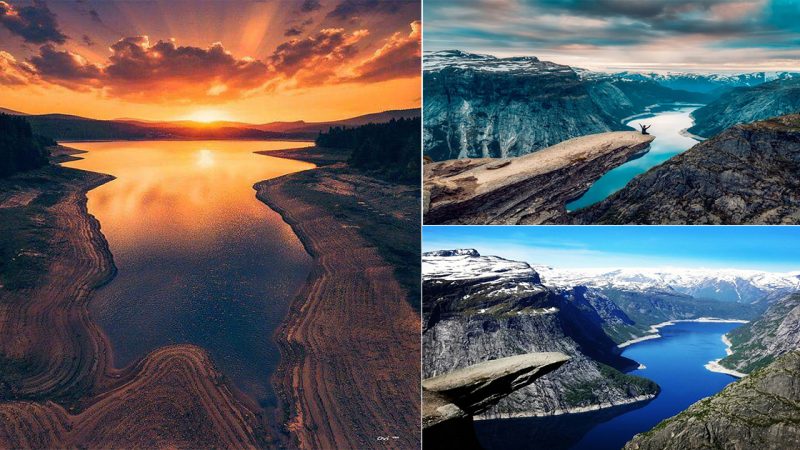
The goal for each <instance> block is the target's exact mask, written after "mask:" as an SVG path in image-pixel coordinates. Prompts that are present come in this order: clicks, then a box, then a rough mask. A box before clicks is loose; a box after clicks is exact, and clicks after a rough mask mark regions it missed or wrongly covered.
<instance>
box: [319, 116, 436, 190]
mask: <svg viewBox="0 0 800 450" xmlns="http://www.w3.org/2000/svg"><path fill="white" fill-rule="evenodd" d="M421 126H422V122H421V120H420V118H419V117H416V118H411V119H405V118H401V119H396V120H395V119H392V120H390V121H389V122H386V123H369V124H366V125H361V126H358V127H352V128H348V127H340V126H337V127H331V128H330V129H329V130H328V131H327V132H324V133H320V134H319V136H317V139H316V144H317V145H318V146H320V147H330V148H346V149H352V153H351V155H350V160H349V163H350V165H352V166H354V167H357V168H359V169H363V170H366V171H368V172H371V173H373V174H375V175H377V176H379V177H381V178H386V179H389V180H392V181H403V182H418V181H419V179H420V138H421Z"/></svg>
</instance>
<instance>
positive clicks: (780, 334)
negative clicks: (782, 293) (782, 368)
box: [719, 294, 800, 373]
mask: <svg viewBox="0 0 800 450" xmlns="http://www.w3.org/2000/svg"><path fill="white" fill-rule="evenodd" d="M726 338H727V339H728V341H729V342H730V344H731V347H730V349H729V353H730V354H729V356H728V357H726V358H723V359H722V360H721V361H719V364H720V365H722V366H723V367H725V368H728V369H732V370H736V371H738V372H743V373H750V372H752V371H753V370H756V369H759V368H761V367H764V366H766V365H767V364H769V363H771V362H772V361H774V360H775V359H776V358H778V357H779V356H781V355H783V354H785V353H788V352H790V351H793V350H797V349H800V294H792V295H789V296H786V297H784V298H782V299H781V300H778V301H776V302H775V303H773V304H771V305H770V306H769V308H767V310H766V311H765V312H764V314H763V315H762V316H761V317H760V318H759V319H758V320H756V321H754V322H751V323H748V324H746V325H743V326H741V327H739V328H737V329H735V330H733V331H731V332H730V333H728V334H727V335H726Z"/></svg>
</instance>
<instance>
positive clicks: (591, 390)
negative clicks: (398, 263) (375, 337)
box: [423, 249, 800, 449]
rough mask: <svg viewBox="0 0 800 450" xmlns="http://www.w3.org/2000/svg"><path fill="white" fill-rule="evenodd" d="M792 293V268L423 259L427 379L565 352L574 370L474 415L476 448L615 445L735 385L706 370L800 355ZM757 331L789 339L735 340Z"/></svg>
mask: <svg viewBox="0 0 800 450" xmlns="http://www.w3.org/2000/svg"><path fill="white" fill-rule="evenodd" d="M798 291H800V278H798V276H797V274H796V273H777V272H763V271H748V270H680V269H665V270H646V269H641V270H637V269H619V270H602V269H595V270H592V269H557V268H553V267H549V266H543V265H529V264H527V263H524V262H520V261H513V260H507V259H504V258H499V257H494V256H484V255H481V254H480V253H478V252H477V251H476V250H472V249H462V250H442V251H432V252H427V253H425V254H424V255H423V377H424V378H428V377H433V376H439V375H442V374H445V373H447V372H448V371H452V370H454V369H458V368H461V367H466V366H471V365H474V364H477V363H480V362H482V361H487V360H492V359H495V358H502V357H507V356H512V355H515V354H520V353H526V352H561V353H563V354H565V355H567V356H569V357H570V358H571V359H570V361H568V362H567V363H565V364H564V365H563V366H562V367H560V368H558V369H556V370H555V371H553V372H552V373H550V374H547V375H545V376H543V377H542V378H541V379H539V380H537V382H535V383H533V384H531V385H530V386H527V387H524V388H521V389H519V390H518V391H516V392H513V393H511V394H510V395H508V397H506V398H504V399H502V400H500V401H499V402H498V403H497V405H496V406H493V407H491V408H489V409H488V410H487V411H485V412H483V413H481V414H480V416H477V417H476V422H475V429H476V434H477V438H478V440H479V441H480V443H481V446H482V447H484V448H487V449H491V448H530V446H529V445H530V442H538V443H540V444H539V445H541V446H542V447H541V448H548V449H583V448H586V449H589V448H592V449H617V448H620V447H622V446H623V445H624V444H625V443H626V442H627V441H628V440H630V439H631V438H633V436H634V435H636V434H637V433H643V432H646V431H648V430H649V429H651V428H652V427H654V426H656V425H657V424H658V423H659V422H661V421H662V420H664V419H667V418H669V417H670V416H673V415H675V414H678V413H680V412H681V411H683V410H684V409H686V408H687V407H689V406H690V405H692V404H693V403H695V402H697V401H699V400H701V399H703V398H705V397H708V396H710V395H714V394H716V393H717V392H719V391H720V390H722V389H723V388H724V387H725V386H726V385H728V384H730V383H732V382H735V381H736V380H737V377H735V376H732V375H730V374H728V373H723V372H728V370H727V369H724V368H720V369H715V368H714V363H721V364H722V365H723V367H733V366H732V365H731V363H730V362H729V361H728V360H731V359H732V358H745V359H748V360H750V359H752V358H754V357H755V356H754V355H759V357H762V358H768V359H767V362H768V361H772V360H773V359H775V358H778V357H780V355H782V354H783V353H784V352H787V351H791V349H793V348H796V342H795V341H794V340H796V339H797V336H798V335H800V333H798V331H797V329H796V326H795V321H794V320H793V319H790V317H793V316H794V312H796V310H797V308H796V307H795V309H794V310H792V311H793V312H792V313H791V314H789V316H788V317H787V316H786V314H785V313H786V308H787V307H788V308H791V307H794V306H789V305H794V303H791V302H796V298H797V295H796V294H794V293H795V292H798ZM787 302H789V303H787ZM795 306H796V305H795ZM779 311H780V312H779ZM778 317H780V318H781V319H777V318H778ZM784 317H787V318H786V319H783V318H784ZM776 320H778V321H780V320H782V321H783V323H778V324H775V321H776ZM764 323H769V324H770V325H769V326H766V325H763V324H764ZM764 328H769V330H770V331H761V332H754V331H745V330H756V329H758V330H763V329H764ZM777 329H780V330H781V331H780V332H776V330H777ZM740 330H741V331H740ZM767 335H768V336H776V335H782V336H787V338H786V339H784V340H783V341H782V342H784V343H783V344H781V347H780V348H781V349H785V350H782V351H777V350H776V349H774V348H767V347H768V346H766V345H763V344H762V345H760V346H759V345H755V344H753V339H752V338H751V339H750V341H747V342H749V343H748V344H744V342H745V339H743V338H742V337H740V336H767ZM726 337H729V338H730V339H733V340H734V344H733V346H730V347H729V346H728V345H727V344H726V342H724V338H726ZM737 345H738V347H737ZM745 348H747V349H749V351H750V352H751V354H750V356H744V355H745V354H747V353H746V351H745V350H744V349H745ZM726 352H727V353H728V355H729V356H727V357H726ZM730 355H734V356H730ZM761 365H762V366H763V364H761ZM731 373H733V371H731ZM698 380H702V382H698ZM543 430H550V431H549V432H548V433H546V434H543V433H544V432H543ZM537 448H539V447H537Z"/></svg>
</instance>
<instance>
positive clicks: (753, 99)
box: [689, 77, 800, 137]
mask: <svg viewBox="0 0 800 450" xmlns="http://www.w3.org/2000/svg"><path fill="white" fill-rule="evenodd" d="M798 112H800V78H797V77H794V78H788V79H779V80H775V81H771V82H769V83H764V84H760V85H758V86H753V87H743V88H739V89H734V90H732V91H730V92H727V93H725V94H723V95H722V96H721V97H720V98H719V99H717V100H715V101H713V102H711V103H709V104H708V105H706V106H704V107H702V108H700V109H698V110H695V111H694V112H693V113H692V117H694V119H695V125H694V126H693V127H691V128H689V132H691V133H694V134H696V135H698V136H703V137H712V136H714V135H716V134H717V133H719V132H721V131H723V130H725V129H726V128H729V127H732V126H733V125H737V124H740V123H751V122H755V121H757V120H764V119H768V118H770V117H776V116H781V115H785V114H793V113H798Z"/></svg>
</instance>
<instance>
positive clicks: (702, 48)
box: [423, 0, 800, 72]
mask: <svg viewBox="0 0 800 450" xmlns="http://www.w3.org/2000/svg"><path fill="white" fill-rule="evenodd" d="M423 24H424V25H423V26H424V36H425V37H424V49H425V50H426V51H428V50H445V49H459V50H464V51H471V52H477V53H489V54H494V55H497V56H516V55H533V56H538V57H540V59H545V60H550V61H554V62H557V63H562V64H569V65H572V66H578V67H584V68H589V69H594V70H614V71H616V70H635V71H648V70H653V71H698V72H743V71H756V70H767V71H772V70H800V63H798V60H800V0H460V1H452V0H425V1H424V2H423Z"/></svg>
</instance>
